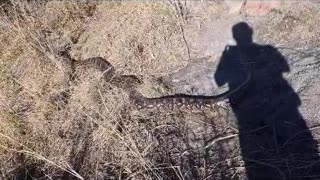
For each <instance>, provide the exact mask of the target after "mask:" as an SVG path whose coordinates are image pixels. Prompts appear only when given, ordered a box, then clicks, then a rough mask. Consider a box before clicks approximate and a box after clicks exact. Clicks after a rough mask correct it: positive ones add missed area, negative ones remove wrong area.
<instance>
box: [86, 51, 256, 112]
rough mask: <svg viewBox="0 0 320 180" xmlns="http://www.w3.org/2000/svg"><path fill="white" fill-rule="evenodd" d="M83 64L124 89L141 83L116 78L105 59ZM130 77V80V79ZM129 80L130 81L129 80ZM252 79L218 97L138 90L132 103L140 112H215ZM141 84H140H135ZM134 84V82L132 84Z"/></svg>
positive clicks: (131, 92)
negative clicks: (153, 95) (146, 93)
mask: <svg viewBox="0 0 320 180" xmlns="http://www.w3.org/2000/svg"><path fill="white" fill-rule="evenodd" d="M82 63H85V64H94V65H95V66H96V68H97V69H98V70H99V71H102V72H103V73H104V78H105V80H107V81H108V82H110V83H111V84H113V85H115V86H117V87H120V88H123V89H130V88H132V85H130V83H129V82H128V80H129V81H139V80H137V78H136V77H135V76H116V75H115V70H114V68H113V66H112V65H111V64H110V63H109V62H107V61H106V60H105V59H104V58H101V57H93V58H88V59H86V60H84V61H82ZM129 77H130V78H129ZM128 78H129V79H128ZM250 79H251V74H250V73H249V74H248V75H247V78H246V79H245V81H244V82H242V83H241V84H240V85H239V86H238V87H236V88H235V89H233V90H229V91H227V92H225V93H222V94H220V95H217V96H195V95H187V94H175V95H169V96H161V97H156V98H147V97H144V96H143V95H141V94H140V93H139V92H137V90H131V91H129V98H130V101H131V102H132V103H133V104H134V105H135V107H136V108H137V109H138V110H147V111H159V112H166V111H176V110H177V111H204V110H207V109H208V110H213V109H215V108H216V107H217V106H221V105H219V102H221V101H224V100H226V99H228V98H229V97H230V96H232V95H233V94H234V93H236V92H237V91H239V90H240V89H241V88H242V87H244V86H245V85H246V84H247V83H248V82H249V80H250ZM134 83H136V84H137V83H139V82H134ZM131 84H132V82H131Z"/></svg>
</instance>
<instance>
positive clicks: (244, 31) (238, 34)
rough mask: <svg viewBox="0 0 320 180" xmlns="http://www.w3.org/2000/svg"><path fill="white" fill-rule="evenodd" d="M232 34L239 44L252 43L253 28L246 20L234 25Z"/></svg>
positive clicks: (246, 44)
mask: <svg viewBox="0 0 320 180" xmlns="http://www.w3.org/2000/svg"><path fill="white" fill-rule="evenodd" d="M232 35H233V38H234V40H235V41H236V42H237V45H238V46H240V47H241V46H248V45H250V44H252V42H253V40H252V36H253V30H252V28H251V27H250V26H249V25H248V24H247V23H245V22H240V23H237V24H235V25H234V26H233V27H232Z"/></svg>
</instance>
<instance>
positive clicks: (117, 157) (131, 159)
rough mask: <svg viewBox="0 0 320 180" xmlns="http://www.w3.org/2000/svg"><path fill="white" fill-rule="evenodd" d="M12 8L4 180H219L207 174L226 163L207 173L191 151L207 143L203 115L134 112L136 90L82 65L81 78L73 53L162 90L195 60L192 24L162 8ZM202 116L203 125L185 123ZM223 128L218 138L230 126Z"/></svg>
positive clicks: (2, 53) (3, 117)
mask: <svg viewBox="0 0 320 180" xmlns="http://www.w3.org/2000/svg"><path fill="white" fill-rule="evenodd" d="M3 8H4V9H2V11H1V15H0V42H1V43H0V59H1V61H0V70H1V71H0V80H1V81H0V87H1V90H0V142H1V143H0V162H1V169H0V173H1V176H2V177H3V178H4V179H10V178H19V177H22V178H26V177H27V176H29V177H31V176H33V177H34V178H44V179H58V178H61V179H68V178H69V179H72V178H75V177H76V178H78V179H105V178H106V177H107V178H109V179H170V178H180V179H183V178H185V177H186V178H187V179H188V178H191V177H199V178H203V179H205V178H206V177H211V176H212V175H211V174H212V173H211V172H209V171H208V170H207V169H206V168H208V169H210V170H212V172H213V171H214V170H216V169H219V168H220V167H221V166H222V165H221V166H219V167H218V168H216V167H213V166H212V165H213V164H212V162H210V165H211V166H210V167H209V166H208V167H204V166H203V163H204V162H201V159H202V158H203V157H194V156H193V153H194V152H190V151H188V150H186V149H188V148H189V147H194V148H197V147H198V146H199V147H200V146H203V144H202V143H198V144H197V143H193V142H194V141H196V138H195V137H197V136H198V135H195V134H197V133H198V134H199V133H203V132H196V129H197V128H198V129H199V128H200V127H206V126H207V124H206V123H204V122H205V119H203V118H204V116H202V115H196V116H195V117H192V116H193V115H181V114H180V115H164V116H160V115H153V116H144V115H139V114H138V115H133V114H132V112H131V106H130V103H129V101H128V94H127V92H126V91H125V90H123V89H120V88H117V87H115V86H114V85H112V84H110V83H109V82H106V81H104V80H103V78H102V77H103V76H102V74H101V72H99V71H97V70H96V69H94V68H93V69H92V68H82V69H76V70H75V74H76V78H74V77H71V76H70V75H71V74H72V72H73V70H74V69H73V66H72V63H71V62H70V59H68V57H66V56H65V55H64V53H65V52H66V51H68V49H70V54H71V56H72V58H73V59H74V60H75V61H82V60H84V59H86V58H89V57H96V56H101V57H104V58H106V59H107V61H108V62H110V63H111V64H112V65H113V66H114V67H115V69H116V72H115V73H116V74H133V75H139V76H142V77H144V82H145V83H144V85H143V86H142V92H143V93H145V94H149V95H150V94H152V93H154V91H153V89H152V88H151V87H153V86H154V83H153V82H155V79H156V77H160V76H164V75H167V74H170V73H172V72H173V71H175V70H178V69H180V68H182V67H184V66H185V65H186V61H184V59H187V58H188V50H187V47H186V44H185V41H184V38H183V34H182V32H181V27H182V26H181V25H183V23H184V20H183V19H182V18H181V17H179V16H178V15H177V13H176V11H175V9H174V8H173V7H172V6H170V5H168V4H167V3H163V2H161V1H159V2H146V3H140V2H110V3H98V2H93V3H79V2H75V1H70V2H61V1H47V2H41V3H39V2H29V3H27V2H22V1H13V2H12V5H10V6H4V7H3ZM73 78H74V79H73ZM194 118H195V119H199V122H196V123H191V124H190V123H187V122H185V121H182V120H181V119H190V120H192V119H194ZM220 126H221V124H220V125H219V126H218V125H217V126H216V128H217V129H212V128H211V129H210V131H211V132H218V131H220V130H221V129H223V128H225V127H220ZM200 129H201V128H200ZM190 132H193V133H194V134H193V135H194V136H193V135H191V133H190ZM222 132H224V131H222ZM204 136H205V134H204ZM199 141H201V142H202V141H203V139H201V140H199ZM200 151H201V153H203V152H205V151H206V149H203V147H202V149H201V148H200V150H199V152H200ZM230 151H231V150H230ZM179 153H180V155H179ZM181 153H182V155H181ZM217 159H219V157H218V156H214V160H212V161H216V160H217ZM192 163H198V164H196V165H195V166H197V167H196V168H194V167H195V166H194V165H192ZM221 164H224V163H221ZM203 168H204V169H203Z"/></svg>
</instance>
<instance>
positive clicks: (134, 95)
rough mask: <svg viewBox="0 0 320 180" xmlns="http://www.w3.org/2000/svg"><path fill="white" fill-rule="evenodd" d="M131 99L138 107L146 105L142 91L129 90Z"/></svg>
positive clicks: (141, 107)
mask: <svg viewBox="0 0 320 180" xmlns="http://www.w3.org/2000/svg"><path fill="white" fill-rule="evenodd" d="M129 98H130V101H131V102H132V103H133V104H134V105H135V106H136V107H137V108H138V109H143V107H144V100H143V96H142V94H141V93H139V92H138V91H137V90H132V91H130V92H129Z"/></svg>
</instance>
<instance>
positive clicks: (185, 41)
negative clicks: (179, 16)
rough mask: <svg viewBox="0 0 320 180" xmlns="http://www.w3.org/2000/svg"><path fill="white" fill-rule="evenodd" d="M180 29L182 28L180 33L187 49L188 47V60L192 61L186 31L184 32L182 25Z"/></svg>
mask: <svg viewBox="0 0 320 180" xmlns="http://www.w3.org/2000/svg"><path fill="white" fill-rule="evenodd" d="M179 27H180V31H181V33H182V38H183V41H184V43H185V44H186V47H187V52H188V58H189V61H190V60H191V56H190V49H189V45H188V42H187V40H186V37H185V35H184V30H183V27H182V26H181V24H180V23H179Z"/></svg>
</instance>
